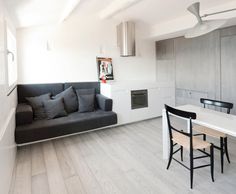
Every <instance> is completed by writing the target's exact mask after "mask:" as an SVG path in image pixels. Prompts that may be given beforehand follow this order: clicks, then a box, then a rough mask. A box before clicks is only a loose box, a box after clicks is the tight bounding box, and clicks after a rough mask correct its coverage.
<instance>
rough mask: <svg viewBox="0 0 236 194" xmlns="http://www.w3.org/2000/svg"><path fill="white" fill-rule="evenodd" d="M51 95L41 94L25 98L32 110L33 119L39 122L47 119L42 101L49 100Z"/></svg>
mask: <svg viewBox="0 0 236 194" xmlns="http://www.w3.org/2000/svg"><path fill="white" fill-rule="evenodd" d="M50 96H51V94H49V93H48V94H43V95H41V96H36V97H26V100H27V101H28V102H29V104H30V105H31V106H32V108H33V112H34V119H35V120H41V119H45V118H47V115H46V113H45V110H44V104H43V102H44V101H47V100H50Z"/></svg>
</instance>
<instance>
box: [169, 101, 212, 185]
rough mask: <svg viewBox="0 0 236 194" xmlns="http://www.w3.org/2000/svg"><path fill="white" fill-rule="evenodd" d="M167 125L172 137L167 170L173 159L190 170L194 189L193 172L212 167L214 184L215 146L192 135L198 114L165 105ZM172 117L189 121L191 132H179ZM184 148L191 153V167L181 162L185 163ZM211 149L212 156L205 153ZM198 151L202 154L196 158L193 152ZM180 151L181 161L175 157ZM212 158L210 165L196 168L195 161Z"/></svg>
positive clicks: (191, 183)
mask: <svg viewBox="0 0 236 194" xmlns="http://www.w3.org/2000/svg"><path fill="white" fill-rule="evenodd" d="M165 110H166V116H167V123H168V129H169V137H170V156H169V162H168V165H167V170H168V169H169V167H170V164H171V161H172V159H173V160H175V161H176V162H178V163H179V164H181V165H182V166H184V167H185V168H187V169H188V170H190V187H191V189H192V188H193V171H194V169H198V168H203V167H207V166H210V168H211V178H212V181H213V182H214V147H213V144H211V143H208V142H206V141H203V140H202V139H200V138H198V137H195V136H193V133H192V119H196V113H192V112H186V111H182V110H177V109H175V108H172V107H170V106H168V105H165ZM170 115H173V116H177V117H179V118H182V119H187V120H188V122H189V126H190V129H189V132H184V131H183V130H181V129H180V130H179V129H177V128H175V127H173V124H172V122H171V119H170ZM177 145H179V146H180V147H179V148H178V149H176V150H175V151H174V147H175V146H177ZM183 148H185V149H187V150H188V151H189V153H190V166H189V167H188V166H186V165H184V164H183V163H182V162H181V161H183ZM206 148H210V154H209V153H207V152H205V151H204V150H203V149H206ZM194 150H198V151H200V152H201V153H202V155H201V156H197V157H194V154H193V151H194ZM179 151H180V154H181V161H179V160H177V159H176V158H174V157H173V155H174V154H176V153H177V152H179ZM206 157H210V164H206V165H201V166H196V167H194V160H195V159H201V158H206Z"/></svg>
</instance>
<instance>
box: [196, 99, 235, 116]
mask: <svg viewBox="0 0 236 194" xmlns="http://www.w3.org/2000/svg"><path fill="white" fill-rule="evenodd" d="M200 102H201V103H202V104H203V106H204V108H206V105H211V106H217V107H220V108H226V109H227V114H230V110H231V109H232V108H233V106H234V105H233V103H230V102H223V101H219V100H212V99H206V98H200Z"/></svg>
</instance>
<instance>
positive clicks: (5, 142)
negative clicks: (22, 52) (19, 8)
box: [0, 0, 16, 194]
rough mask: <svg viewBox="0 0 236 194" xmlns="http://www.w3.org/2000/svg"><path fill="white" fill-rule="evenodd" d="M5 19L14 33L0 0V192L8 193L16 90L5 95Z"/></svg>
mask: <svg viewBox="0 0 236 194" xmlns="http://www.w3.org/2000/svg"><path fill="white" fill-rule="evenodd" d="M5 21H6V22H7V24H8V25H9V27H10V29H11V30H12V31H13V33H15V31H14V26H13V25H12V23H11V20H10V18H9V16H8V14H7V12H6V10H5V8H4V5H3V3H2V0H0V76H1V77H0V106H1V108H0V161H1V162H0V172H1V174H0V194H6V193H8V190H9V187H10V183H11V177H12V172H13V168H14V163H15V156H16V145H15V141H14V131H15V107H16V91H14V92H13V93H12V94H11V95H10V96H7V92H8V89H9V88H8V84H7V73H6V55H5V54H6V50H5V45H6V44H5V43H6V42H5V35H4V34H5V32H4V23H5Z"/></svg>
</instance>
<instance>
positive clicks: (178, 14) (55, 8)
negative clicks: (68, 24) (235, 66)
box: [4, 0, 236, 36]
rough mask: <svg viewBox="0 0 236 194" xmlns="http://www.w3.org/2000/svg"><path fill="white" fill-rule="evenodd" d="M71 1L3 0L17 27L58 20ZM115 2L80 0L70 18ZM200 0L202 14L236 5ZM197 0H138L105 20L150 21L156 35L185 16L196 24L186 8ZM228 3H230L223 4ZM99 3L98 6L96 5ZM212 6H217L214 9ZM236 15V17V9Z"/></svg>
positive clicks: (214, 0) (146, 22)
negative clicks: (161, 29)
mask: <svg viewBox="0 0 236 194" xmlns="http://www.w3.org/2000/svg"><path fill="white" fill-rule="evenodd" d="M70 1H73V0H4V2H5V4H6V6H7V9H8V11H9V12H10V14H11V15H12V16H13V17H14V18H16V21H17V27H18V28H21V27H30V26H37V25H44V24H50V23H58V22H59V20H60V18H61V16H62V14H63V12H64V11H65V7H66V6H67V5H68V3H69V2H70ZM114 1H117V0H81V1H80V4H79V5H78V6H77V8H76V9H75V10H74V11H73V12H72V16H71V17H73V16H74V17H82V18H83V19H86V14H87V15H88V14H95V15H97V17H99V14H100V13H101V11H102V10H103V9H106V7H107V6H109V4H111V3H112V2H113V4H114ZM120 1H131V0H120ZM132 1H133V0H132ZM199 1H200V2H201V11H202V14H204V13H208V11H209V10H211V11H221V10H222V8H225V9H228V8H235V7H231V6H234V5H236V0H199ZM194 2H196V0H139V1H137V3H135V4H133V5H132V6H129V7H127V8H124V9H122V10H119V12H118V13H115V14H114V15H112V17H109V18H106V19H113V20H114V21H115V22H117V21H123V20H133V21H141V22H143V23H145V24H147V26H150V29H154V30H153V31H152V32H150V33H152V34H153V35H152V36H155V34H158V33H159V32H158V33H156V32H155V31H156V30H157V31H158V30H160V29H158V28H159V26H160V27H163V26H164V27H165V28H166V26H168V25H172V24H171V22H170V21H172V20H176V22H175V23H176V24H178V22H181V23H182V24H183V22H184V21H185V20H179V21H178V18H184V17H186V18H187V20H188V21H189V23H188V24H187V23H186V27H188V28H189V27H190V25H192V24H194V23H193V22H195V18H194V17H192V15H191V14H190V13H188V11H187V10H186V8H187V7H188V6H189V5H190V4H192V3H194ZM231 2H234V4H230V3H231ZM98 3H99V6H98ZM226 4H227V5H228V6H226V7H224V5H226ZM91 5H94V6H91ZM96 6H97V7H99V8H98V9H97V8H95V7H96ZM78 7H79V8H78ZM212 8H217V9H213V10H212ZM89 9H90V10H89ZM94 10H95V13H94ZM206 11H207V12H206ZM233 14H234V15H235V17H236V12H234V13H233ZM230 17H231V16H230ZM82 18H80V19H82ZM186 18H185V19H186ZM165 23H166V24H165ZM231 23H232V22H231ZM233 23H235V22H233ZM160 24H161V25H160ZM177 27H178V25H177ZM178 30H179V29H178ZM163 33H165V32H162V35H163ZM159 34H160V33H159Z"/></svg>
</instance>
